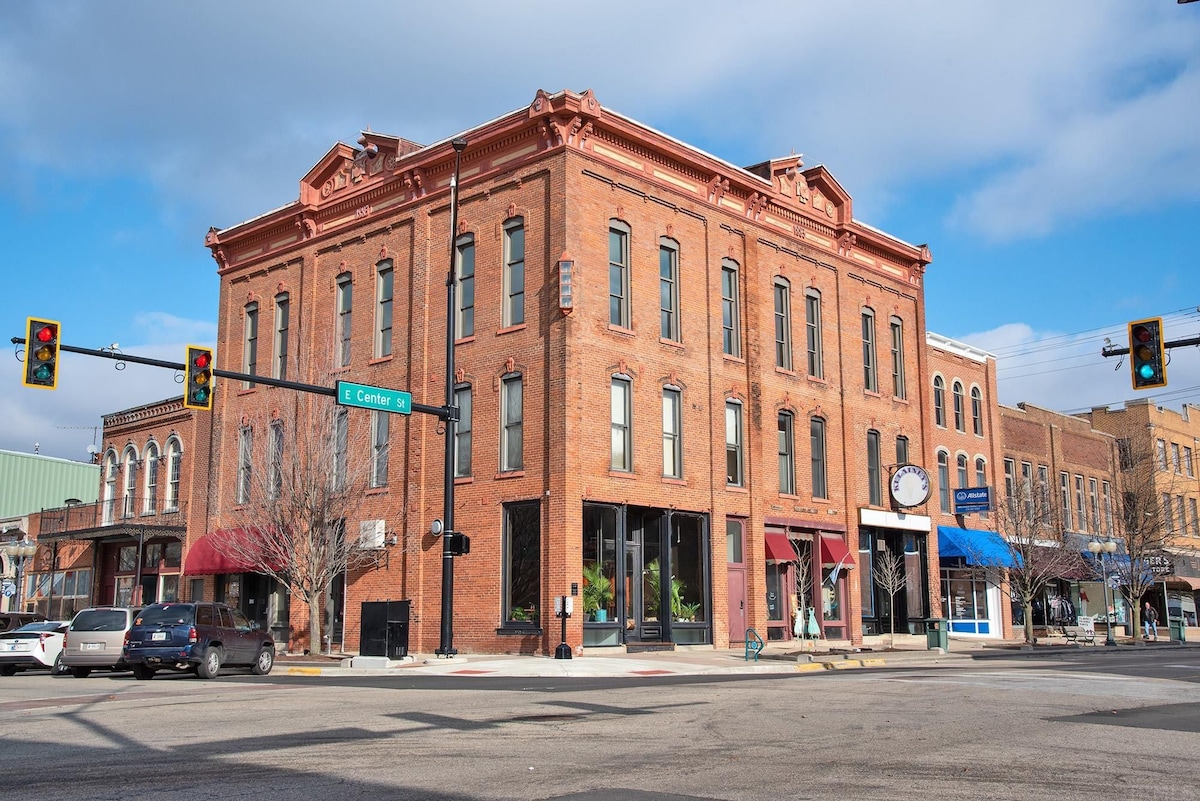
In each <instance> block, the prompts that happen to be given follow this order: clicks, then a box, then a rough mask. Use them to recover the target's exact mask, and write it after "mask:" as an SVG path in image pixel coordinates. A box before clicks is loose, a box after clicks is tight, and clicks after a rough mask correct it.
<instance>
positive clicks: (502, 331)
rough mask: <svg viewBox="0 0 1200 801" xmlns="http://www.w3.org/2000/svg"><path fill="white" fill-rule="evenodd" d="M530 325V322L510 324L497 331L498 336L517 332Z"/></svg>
mask: <svg viewBox="0 0 1200 801" xmlns="http://www.w3.org/2000/svg"><path fill="white" fill-rule="evenodd" d="M528 327H529V324H528V323H517V324H516V325H508V326H505V327H504V328H501V329H500V330H499V331H497V332H496V336H498V337H500V336H504V335H505V334H515V333H516V332H517V331H524V330H525V329H526V328H528Z"/></svg>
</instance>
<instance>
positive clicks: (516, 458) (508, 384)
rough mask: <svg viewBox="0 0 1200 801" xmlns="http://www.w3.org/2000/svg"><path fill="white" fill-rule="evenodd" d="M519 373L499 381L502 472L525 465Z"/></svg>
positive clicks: (519, 468)
mask: <svg viewBox="0 0 1200 801" xmlns="http://www.w3.org/2000/svg"><path fill="white" fill-rule="evenodd" d="M521 381H522V379H521V376H519V375H513V376H508V377H507V378H505V379H504V380H503V382H502V383H501V397H500V415H501V418H500V419H501V422H502V425H503V428H502V429H501V431H500V469H501V470H502V471H504V472H512V471H514V470H522V469H524V467H525V408H524V399H523V392H522V389H523V387H522V383H521Z"/></svg>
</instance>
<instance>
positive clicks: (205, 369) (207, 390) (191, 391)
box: [183, 345, 213, 411]
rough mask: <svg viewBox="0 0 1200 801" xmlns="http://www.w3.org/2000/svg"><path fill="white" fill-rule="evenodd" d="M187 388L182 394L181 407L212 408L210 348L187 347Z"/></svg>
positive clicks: (211, 359) (206, 409)
mask: <svg viewBox="0 0 1200 801" xmlns="http://www.w3.org/2000/svg"><path fill="white" fill-rule="evenodd" d="M186 372H187V388H186V389H185V390H184V393H183V405H184V406H186V407H187V408H189V409H203V410H205V411H208V410H209V409H211V408H212V399H213V352H212V349H211V348H200V347H196V346H195V345H188V346H187V371H186Z"/></svg>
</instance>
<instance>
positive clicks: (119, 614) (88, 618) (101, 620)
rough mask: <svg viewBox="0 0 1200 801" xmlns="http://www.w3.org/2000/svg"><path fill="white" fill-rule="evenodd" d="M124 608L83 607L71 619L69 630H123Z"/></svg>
mask: <svg viewBox="0 0 1200 801" xmlns="http://www.w3.org/2000/svg"><path fill="white" fill-rule="evenodd" d="M124 629H125V610H124V609H84V610H83V611H82V612H80V613H79V614H78V615H76V616H75V619H74V620H73V621H71V631H123V630H124Z"/></svg>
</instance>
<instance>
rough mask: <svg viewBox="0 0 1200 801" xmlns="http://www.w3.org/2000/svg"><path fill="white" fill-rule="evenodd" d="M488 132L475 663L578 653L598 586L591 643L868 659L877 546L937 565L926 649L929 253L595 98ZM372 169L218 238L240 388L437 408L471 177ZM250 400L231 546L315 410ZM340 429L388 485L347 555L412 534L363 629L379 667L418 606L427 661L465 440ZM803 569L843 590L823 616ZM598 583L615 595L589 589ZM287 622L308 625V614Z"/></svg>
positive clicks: (377, 422) (470, 237) (919, 590)
mask: <svg viewBox="0 0 1200 801" xmlns="http://www.w3.org/2000/svg"><path fill="white" fill-rule="evenodd" d="M462 136H463V137H464V138H465V139H466V140H467V145H466V148H465V151H464V152H463V155H462V165H461V185H460V187H459V195H458V200H459V203H458V215H459V216H458V227H457V230H456V231H455V232H454V237H453V253H454V263H455V270H456V273H457V279H458V292H457V303H456V307H455V308H454V309H453V318H454V326H455V345H454V353H455V362H456V366H457V370H456V372H455V387H454V393H455V399H456V405H457V406H458V407H459V408H460V409H461V410H462V412H461V421H460V423H459V424H458V427H457V432H456V438H455V442H454V453H455V455H456V458H455V464H454V473H453V475H454V481H455V485H456V488H455V492H456V504H455V528H457V529H458V530H460V531H462V532H465V533H466V534H468V535H469V536H471V538H472V544H471V552H470V555H469V556H467V557H464V558H460V559H457V560H456V567H455V571H456V573H455V575H456V578H455V607H454V622H455V643H454V644H455V645H456V646H457V647H458V648H459V649H461V650H465V651H530V652H543V653H544V652H548V651H551V650H553V648H554V646H555V645H556V644H557V643H558V640H559V638H558V632H557V625H555V622H554V621H553V619H552V618H551V614H552V613H551V609H552V606H553V601H554V599H555V597H557V596H560V595H566V594H570V593H571V592H572V587H573V586H574V587H575V588H576V589H579V588H581V587H582V588H583V590H584V591H585V597H581V598H577V599H576V603H577V604H579V605H578V606H577V607H576V608H577V609H580V607H581V606H583V605H584V604H583V603H581V602H583V601H586V602H587V607H588V608H587V610H586V614H577V615H576V616H575V617H574V618H573V619H572V620H571V621H570V628H569V634H568V640H569V641H570V642H571V643H573V644H578V643H580V642H582V643H583V644H585V645H587V646H596V647H600V646H609V645H619V644H622V643H628V642H654V643H659V642H664V643H714V644H717V645H720V646H724V645H727V644H728V643H729V642H731V641H740V640H741V639H742V638H743V637H744V635H745V629H746V628H747V627H754V628H756V629H758V630H759V631H760V632H764V631H765V632H769V633H770V636H775V637H790V636H793V632H794V631H795V630H796V627H795V625H794V621H793V619H792V616H793V612H794V610H795V609H797V608H798V607H800V606H806V607H807V606H812V607H814V608H815V614H813V615H812V616H811V617H812V618H815V619H814V620H813V621H812V622H813V623H814V624H815V626H816V628H817V629H819V630H820V631H821V632H822V633H823V634H824V636H827V637H831V638H839V639H846V640H851V641H856V642H857V641H860V640H861V637H862V633H863V629H862V623H861V621H862V616H863V608H862V597H863V595H862V589H861V582H860V575H861V574H862V573H863V572H864V571H863V570H862V569H861V568H860V567H859V566H858V565H857V564H856V559H855V555H854V553H852V551H854V546H855V544H856V543H858V542H861V541H862V540H861V537H862V536H864V535H866V534H872V535H873V534H874V533H877V532H883V533H885V534H886V535H887V536H885V537H884V539H885V540H887V541H888V542H891V543H892V547H895V548H897V549H912V552H914V553H916V554H918V556H917V557H916V558H915V559H914V560H912V561H911V563H910V564H911V567H912V569H913V571H914V573H915V575H916V577H915V578H914V581H913V583H912V588H911V589H912V591H911V592H910V593H908V594H906V597H905V602H906V608H905V609H904V612H903V617H904V621H903V622H904V623H905V624H908V625H911V626H914V627H915V626H917V625H919V621H920V620H921V619H922V618H924V617H926V616H927V615H928V614H929V612H930V609H931V605H932V604H933V600H934V595H935V594H936V581H935V582H933V583H932V586H931V583H930V581H929V577H930V576H931V575H936V574H937V572H936V571H937V555H936V541H931V540H930V539H929V532H930V527H929V518H928V516H927V515H920V514H917V512H920V511H923V510H922V509H920V508H916V509H909V510H908V511H907V513H904V514H901V513H897V512H895V511H892V505H891V504H890V503H889V501H888V499H887V497H886V495H885V492H886V486H885V485H886V484H887V478H888V472H887V471H888V467H887V463H889V462H891V459H890V458H885V457H884V456H883V453H884V452H887V453H888V454H890V453H891V451H892V449H893V448H895V447H897V443H902V444H901V447H906V448H907V451H908V454H910V455H911V456H910V458H911V460H912V461H914V462H915V461H918V460H919V459H920V458H922V457H923V456H924V455H925V454H926V453H928V452H930V450H929V447H928V444H927V441H926V434H925V421H924V420H923V416H922V412H921V409H922V403H923V400H924V398H923V396H924V394H925V392H926V388H925V386H924V385H923V378H922V376H924V375H926V369H925V366H924V365H923V360H924V359H925V352H926V351H925V347H924V343H925V331H924V313H923V289H922V281H923V275H924V272H925V267H926V265H927V263H928V262H929V261H930V256H929V252H928V250H927V249H926V248H924V247H923V246H914V245H910V244H908V243H905V242H902V241H900V240H898V239H896V238H894V237H892V236H889V235H887V234H885V233H883V232H880V231H878V230H876V229H874V228H871V227H870V226H867V225H863V224H862V223H860V222H858V221H856V220H855V219H854V217H853V213H852V204H851V199H850V197H849V195H848V194H847V193H846V192H845V191H844V190H843V189H842V188H841V186H840V185H839V184H838V183H837V181H836V180H835V179H834V177H833V176H832V175H831V174H830V173H829V172H828V171H827V170H826V169H825V168H824V167H820V166H817V167H811V168H805V167H804V165H803V164H802V163H801V160H800V159H799V158H798V157H794V156H793V157H789V158H785V159H780V160H774V161H770V162H764V163H762V164H759V165H756V166H753V167H750V168H748V169H741V168H738V167H736V166H733V165H731V164H729V163H727V162H724V161H721V160H720V159H718V158H715V157H713V156H711V155H708V154H706V153H703V152H701V151H698V150H696V149H695V148H692V147H690V146H688V145H686V144H684V143H682V142H679V141H678V140H675V139H672V138H670V137H668V136H665V135H663V134H660V133H658V132H656V131H654V130H652V129H650V128H647V127H645V126H643V125H641V124H639V123H637V122H636V121H634V120H631V119H629V118H627V117H624V116H622V115H620V114H618V113H616V112H613V111H611V110H609V109H606V108H603V107H602V106H601V105H600V104H599V103H598V101H597V99H596V98H595V96H594V95H593V94H592V93H591V92H584V93H583V94H576V93H572V92H560V93H558V94H554V95H549V94H546V93H544V92H538V93H537V95H536V97H535V98H534V99H533V101H532V103H531V104H530V105H529V106H528V107H526V108H523V109H520V110H518V111H515V112H513V113H510V114H506V115H504V116H502V117H500V118H498V119H495V120H493V121H491V122H488V123H485V124H483V125H480V126H478V127H475V128H473V129H471V130H468V131H466V132H464V133H463V134H462ZM359 145H360V147H357V148H355V147H350V146H347V145H344V144H338V145H335V146H334V147H333V148H332V149H331V150H330V151H329V152H328V153H327V154H326V155H325V157H324V158H322V159H321V161H320V162H319V163H318V164H317V165H316V166H314V167H313V169H312V170H311V171H310V172H309V173H308V174H307V175H306V176H305V177H304V178H303V179H302V181H301V185H300V195H299V199H298V200H297V201H295V202H292V203H289V204H287V205H285V206H283V207H281V208H279V209H276V210H274V211H271V212H267V213H266V214H263V215H262V216H259V217H256V218H254V219H251V220H248V221H246V222H244V223H240V224H238V225H234V226H232V227H229V228H226V229H223V230H216V229H213V230H212V231H210V232H209V235H208V239H207V244H208V246H209V247H210V248H211V249H212V252H213V255H214V258H215V259H216V261H217V263H218V272H219V275H220V281H221V291H220V310H219V334H218V337H219V341H218V343H217V358H218V367H219V368H221V369H226V370H237V371H241V372H245V373H248V374H255V375H264V376H273V377H278V376H286V377H287V378H288V379H291V380H298V381H304V382H310V383H316V384H323V385H328V383H329V382H330V379H331V378H334V379H340V380H346V381H353V382H356V383H361V384H367V385H372V386H381V387H390V388H398V389H407V390H410V391H411V392H412V395H413V400H414V402H415V403H417V404H426V405H429V406H440V405H441V404H442V403H443V402H444V398H445V396H446V387H445V378H444V375H445V365H446V362H445V355H444V354H445V336H446V326H447V321H446V316H447V314H446V311H447V301H446V283H447V280H446V278H447V274H448V271H449V269H450V253H451V249H452V247H451V232H450V218H451V208H450V202H449V196H450V194H449V184H450V179H451V176H452V173H453V168H454V164H455V153H454V151H453V149H452V146H451V142H450V141H449V140H446V141H443V142H439V143H436V144H434V145H431V146H428V147H421V146H419V145H416V144H414V143H411V142H408V141H406V140H403V139H399V138H395V137H390V136H384V135H381V134H377V133H373V132H366V133H364V134H363V136H362V139H361V140H360V141H359ZM233 384H234V382H227V383H226V384H225V385H224V386H223V387H221V388H220V389H218V391H217V394H216V398H217V401H216V404H217V405H216V408H215V410H214V413H213V422H212V427H213V428H212V441H213V459H212V464H213V472H212V476H211V482H210V485H209V492H208V496H207V497H208V498H209V499H210V503H211V506H210V508H209V509H208V518H207V528H206V529H205V530H206V531H207V532H208V534H209V536H213V535H219V534H220V533H221V532H227V531H229V530H231V529H233V528H234V527H235V526H236V520H237V519H238V514H239V480H240V479H239V476H240V475H243V474H244V472H245V471H244V470H243V468H244V467H246V466H247V464H248V462H247V458H248V457H246V456H245V455H246V454H249V453H256V452H258V451H259V450H262V451H266V450H267V449H268V448H273V447H274V446H273V445H269V444H268V443H269V442H275V441H277V440H275V439H273V437H276V436H278V435H276V434H274V433H272V432H273V431H275V430H277V429H278V430H280V431H281V432H282V433H283V436H284V437H286V432H287V431H288V430H290V428H289V427H292V428H298V427H299V426H300V424H301V423H300V418H299V417H298V416H297V415H300V414H303V412H299V411H297V409H298V408H299V407H298V406H297V404H296V402H295V400H294V395H295V393H293V392H291V391H290V390H287V389H281V388H276V387H269V386H266V385H262V384H256V385H250V384H245V385H238V386H233ZM339 415H340V416H339V417H337V419H336V420H335V422H334V428H335V430H336V431H338V432H339V435H342V434H344V437H345V439H346V441H353V440H355V439H359V440H361V441H362V442H364V443H367V444H366V445H364V446H363V447H362V448H361V449H358V450H356V451H355V453H346V454H345V457H346V460H347V461H349V462H351V463H353V462H356V461H358V460H366V461H368V462H371V463H372V464H371V473H372V480H373V485H372V487H371V489H370V490H369V492H368V493H367V496H366V497H365V499H364V501H363V503H362V506H361V509H360V512H359V514H358V516H359V517H361V520H348V521H346V526H347V531H348V532H351V533H353V532H358V531H359V530H360V525H361V524H362V523H363V522H364V521H367V522H368V524H369V525H368V527H370V521H374V520H382V521H385V523H384V526H385V527H386V530H387V532H388V533H389V535H390V536H387V537H385V538H384V539H383V543H384V545H383V547H384V549H385V550H387V549H392V550H390V551H388V552H387V554H386V555H385V557H384V558H382V559H380V560H378V561H377V562H376V563H375V564H373V565H371V566H370V567H369V569H364V570H357V571H352V572H351V573H350V574H349V575H347V576H346V577H345V582H344V589H343V590H342V592H341V594H340V595H339V597H338V603H339V604H342V605H343V606H344V610H345V627H344V629H342V630H341V631H340V632H339V634H340V636H341V637H342V638H344V642H345V647H347V648H349V649H351V650H353V649H354V648H355V647H356V646H357V644H358V629H357V618H358V614H357V609H358V605H359V604H360V603H361V602H363V601H373V600H383V599H397V598H406V599H411V601H412V629H411V635H410V639H411V643H410V645H411V647H412V648H413V649H414V650H419V651H424V652H429V651H432V650H433V649H434V646H435V645H436V644H437V643H438V639H437V636H438V624H439V620H440V612H439V603H440V586H441V581H440V579H441V563H442V547H441V543H440V540H438V539H437V538H435V537H433V536H432V535H430V534H429V533H428V532H429V529H430V524H431V521H432V520H433V519H435V518H438V517H440V516H441V515H442V509H441V503H442V499H443V496H444V492H443V478H442V475H443V459H442V457H441V451H442V448H443V442H444V440H443V437H442V434H441V428H440V426H441V425H442V424H441V422H440V420H439V419H438V418H436V417H434V416H432V415H427V414H413V415H411V416H399V415H396V416H392V417H391V418H390V419H389V418H388V415H387V413H384V412H373V411H368V410H365V409H345V408H344V407H343V409H342V411H341V412H340V413H339ZM384 446H386V447H384ZM974 450H975V449H972V452H974ZM899 461H907V460H899ZM718 465H720V467H719V468H718ZM336 469H343V467H342V463H341V462H339V465H338V467H337V468H336ZM197 530H199V529H197ZM888 537H890V538H891V539H890V540H889V539H888ZM906 537H907V539H906ZM391 542H397V543H401V544H404V543H408V545H407V546H405V547H398V546H393V545H390V544H389V543H391ZM801 564H805V565H807V566H808V572H809V574H810V575H811V576H812V577H813V578H814V579H816V580H815V581H811V582H809V585H808V586H807V587H806V591H805V593H803V603H801V602H800V599H797V598H796V597H795V587H796V573H797V567H798V566H799V565H801ZM585 567H587V568H589V570H591V571H592V572H593V574H594V573H596V572H598V573H599V574H600V575H602V576H603V578H604V579H606V580H607V581H603V582H599V583H598V585H597V586H593V587H592V588H591V589H589V588H588V585H586V583H585V582H583V580H582V576H583V570H584V568H585ZM601 585H603V586H601ZM596 589H602V590H607V591H605V592H599V593H597V592H596ZM291 615H292V622H293V625H294V627H295V628H296V629H297V630H298V631H302V630H303V629H304V625H303V621H304V619H305V612H304V610H303V609H299V608H298V605H297V604H296V603H295V602H294V599H293V603H292V608H291ZM585 618H586V620H585ZM806 620H807V616H806Z"/></svg>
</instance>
